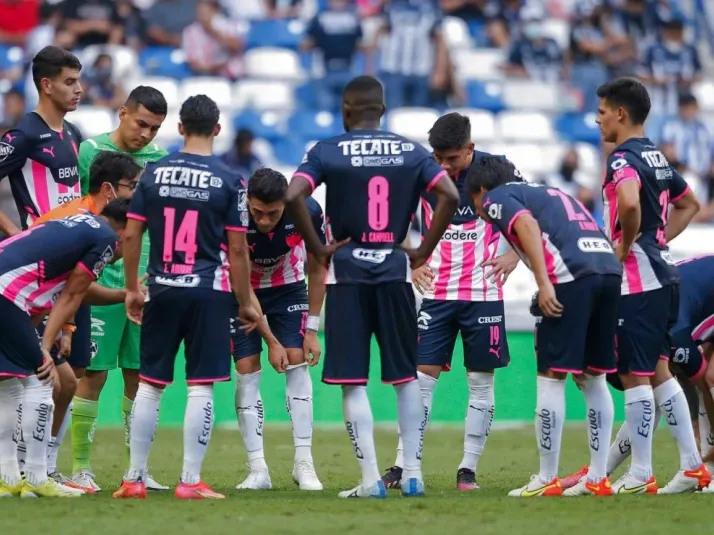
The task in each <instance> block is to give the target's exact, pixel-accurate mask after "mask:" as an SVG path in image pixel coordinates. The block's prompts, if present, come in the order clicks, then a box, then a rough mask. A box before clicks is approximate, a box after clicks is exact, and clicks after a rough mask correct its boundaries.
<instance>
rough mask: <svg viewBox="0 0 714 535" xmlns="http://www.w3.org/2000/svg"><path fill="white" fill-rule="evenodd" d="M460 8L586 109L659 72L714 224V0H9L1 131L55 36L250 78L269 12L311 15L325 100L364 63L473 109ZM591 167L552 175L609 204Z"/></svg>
mask: <svg viewBox="0 0 714 535" xmlns="http://www.w3.org/2000/svg"><path fill="white" fill-rule="evenodd" d="M449 17H456V18H458V19H461V20H463V21H464V22H465V23H466V25H467V27H468V28H469V30H470V34H471V36H472V38H473V43H474V44H475V46H477V47H483V48H494V49H501V50H503V51H505V55H504V57H505V58H506V59H505V61H504V62H503V64H502V65H501V66H500V69H501V70H502V72H503V73H504V74H505V76H506V77H508V78H517V79H524V78H525V79H533V80H539V81H543V82H546V83H553V84H559V85H563V86H565V87H567V88H568V89H569V91H571V92H572V94H574V95H576V96H577V98H576V100H577V103H578V106H579V108H580V110H581V111H583V112H585V113H587V112H594V111H596V108H597V97H596V95H595V89H596V88H597V87H598V86H599V85H600V84H602V83H603V82H605V81H606V80H608V79H609V78H611V77H613V76H621V75H630V76H637V77H640V78H641V79H642V80H643V81H645V82H647V84H648V86H649V87H650V89H651V96H652V104H653V112H652V113H653V114H657V115H660V116H665V117H666V118H667V119H666V120H665V121H663V122H662V128H661V132H659V134H658V141H659V142H660V143H661V144H662V145H663V150H664V151H665V153H666V155H667V157H668V158H669V159H670V160H671V161H673V162H676V163H677V165H678V167H679V168H680V170H681V171H682V173H683V174H685V175H686V176H688V177H689V178H690V179H691V183H693V184H696V188H697V190H698V191H697V194H698V195H699V197H700V199H702V200H703V201H704V205H705V208H704V210H703V211H702V213H701V214H700V216H699V218H700V220H702V221H712V220H714V203H713V202H712V201H713V200H714V160H713V158H712V154H713V150H714V138H713V137H712V133H711V132H710V129H709V127H708V126H707V124H705V121H704V120H703V118H702V117H701V114H700V112H699V107H698V103H697V99H696V98H695V97H694V95H693V92H692V87H693V85H694V84H696V83H697V82H698V81H700V80H701V79H702V78H703V77H704V76H705V74H706V72H707V68H708V65H707V63H708V57H710V56H711V54H712V51H714V32H713V31H712V27H713V25H712V21H714V2H711V1H709V2H708V1H704V0H50V1H45V2H41V1H40V0H0V46H1V45H10V46H17V47H21V48H22V50H23V51H24V61H22V62H19V63H18V64H15V65H11V66H8V65H2V64H0V91H2V93H3V98H2V102H1V103H0V131H1V130H2V128H9V127H10V126H11V125H12V124H13V123H14V122H15V121H17V120H18V118H19V117H20V116H21V115H22V114H23V113H24V112H25V108H26V107H27V106H26V102H28V103H29V102H31V99H30V100H29V101H28V100H26V99H27V97H28V95H26V94H25V89H24V88H27V90H28V94H29V93H30V92H31V91H34V89H33V88H32V87H31V84H24V80H25V79H26V76H27V73H26V65H27V64H28V61H27V60H28V59H29V58H31V57H32V55H33V54H34V52H36V51H37V50H39V49H40V48H42V47H43V46H45V45H47V44H58V45H61V46H63V47H65V48H68V49H82V48H84V47H87V46H89V45H97V44H123V45H127V46H130V47H132V48H134V49H135V50H137V51H140V50H141V49H143V48H144V47H147V46H168V47H174V48H176V49H178V50H182V51H183V54H185V60H186V64H187V65H188V67H189V68H190V70H191V71H192V72H193V73H194V74H196V75H202V76H221V77H227V78H229V79H231V80H239V79H240V78H241V77H242V76H243V68H244V65H243V54H244V51H245V49H246V36H247V32H248V28H249V27H250V22H251V21H254V20H262V19H269V18H273V19H294V20H295V21H296V23H298V24H301V25H302V26H301V27H302V30H301V31H302V35H303V37H302V41H301V43H300V49H301V51H302V52H303V53H304V54H310V55H311V56H312V57H313V58H318V61H313V62H311V67H310V71H311V74H312V76H313V77H314V83H315V88H316V95H317V103H318V106H319V108H321V109H325V110H332V111H336V110H337V108H338V103H339V95H340V92H341V89H342V87H343V86H344V84H345V82H346V81H347V80H348V79H349V78H350V77H351V76H353V75H354V73H355V72H366V73H370V74H375V75H377V76H379V78H380V79H381V80H382V81H383V83H384V84H385V87H386V89H387V93H386V94H387V106H388V108H390V109H394V108H397V107H401V106H414V107H434V108H438V109H445V108H447V107H458V106H463V105H465V104H466V97H465V90H464V85H463V83H462V81H461V80H460V79H459V72H458V69H457V68H456V67H455V61H454V58H452V57H451V50H450V48H449V46H447V42H448V38H449V37H450V36H449V35H448V34H447V32H448V31H449V30H448V27H447V26H446V25H445V24H444V20H445V18H449ZM552 20H558V21H562V22H563V23H564V26H563V27H564V28H565V32H564V33H563V34H562V35H556V34H553V32H549V31H548V27H549V26H548V25H547V24H546V22H548V21H552ZM112 73H113V58H112V55H111V54H99V55H98V56H97V57H96V59H95V60H94V61H93V63H92V64H91V65H86V66H85V68H84V70H83V77H84V89H85V95H84V102H85V103H87V104H93V105H99V106H106V107H109V108H112V109H116V108H118V107H119V106H120V105H121V103H122V102H123V100H124V98H125V96H126V95H125V89H124V88H123V87H122V85H121V84H120V83H118V82H117V81H116V78H115V77H114V76H113V75H112ZM251 141H252V135H251V133H250V132H249V131H246V130H241V131H240V132H238V135H237V139H236V145H235V148H234V149H233V150H232V151H231V153H229V154H227V155H226V158H228V159H233V160H235V162H234V163H235V164H236V165H240V166H242V167H243V168H252V167H254V166H256V165H260V162H259V161H257V159H256V158H255V156H254V155H251V154H250V149H247V150H248V153H246V148H245V147H246V146H249V145H250V142H251ZM241 147H242V148H241ZM238 160H240V161H238ZM578 165H579V164H578V158H577V153H576V152H575V151H570V152H568V153H566V155H565V157H564V158H563V161H562V165H561V170H560V172H559V173H557V174H556V175H554V176H544V177H540V178H541V179H542V180H544V181H547V182H548V183H552V184H553V185H557V186H558V187H561V188H562V189H565V190H567V191H569V192H571V193H575V194H576V195H577V196H579V197H580V198H581V200H582V201H583V202H584V203H586V204H588V205H590V206H591V207H593V209H595V210H596V209H597V206H596V205H597V200H596V199H597V198H598V197H599V194H598V193H597V192H596V191H594V190H593V189H592V187H587V186H584V185H583V182H582V181H579V180H578Z"/></svg>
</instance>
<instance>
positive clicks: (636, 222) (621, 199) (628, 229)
mask: <svg viewBox="0 0 714 535" xmlns="http://www.w3.org/2000/svg"><path fill="white" fill-rule="evenodd" d="M617 218H618V220H619V221H620V227H621V228H622V236H621V237H620V242H619V243H618V244H617V245H616V247H615V252H616V254H617V258H618V259H619V260H620V262H622V261H623V260H624V259H625V258H627V255H628V254H630V250H631V249H632V245H633V244H634V243H635V240H636V239H637V233H638V232H639V229H640V222H641V220H642V207H641V206H640V185H639V183H638V182H637V181H635V180H625V181H623V182H620V183H619V184H618V185H617Z"/></svg>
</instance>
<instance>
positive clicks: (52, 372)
mask: <svg viewBox="0 0 714 535" xmlns="http://www.w3.org/2000/svg"><path fill="white" fill-rule="evenodd" d="M37 378H38V379H39V380H40V381H42V384H43V385H47V384H53V385H54V387H55V388H57V387H59V374H58V373H57V368H56V367H55V361H54V360H53V359H52V355H50V352H49V351H48V350H47V349H43V350H42V365H41V366H40V367H39V368H37Z"/></svg>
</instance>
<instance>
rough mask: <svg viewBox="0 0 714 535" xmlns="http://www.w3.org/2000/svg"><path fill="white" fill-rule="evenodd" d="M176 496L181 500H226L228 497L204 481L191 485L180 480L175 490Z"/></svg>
mask: <svg viewBox="0 0 714 535" xmlns="http://www.w3.org/2000/svg"><path fill="white" fill-rule="evenodd" d="M174 497H175V498H178V499H179V500H225V498H226V497H225V496H224V495H223V494H219V493H218V492H215V491H214V490H213V489H212V488H211V487H209V486H208V485H206V484H205V483H203V482H202V481H199V482H198V483H196V484H195V485H189V484H188V483H184V482H183V481H180V480H179V483H178V485H177V486H176V490H175V491H174Z"/></svg>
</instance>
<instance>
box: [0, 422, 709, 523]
mask: <svg viewBox="0 0 714 535" xmlns="http://www.w3.org/2000/svg"><path fill="white" fill-rule="evenodd" d="M181 436H182V435H181V431H180V430H177V429H162V430H161V431H160V432H159V433H158V437H157V440H156V442H155V443H154V446H153V448H152V452H151V469H152V470H151V471H152V474H153V475H154V476H155V477H156V478H157V479H158V480H160V481H161V482H163V483H166V484H168V483H172V482H175V481H176V478H177V477H178V474H179V472H180V469H181V456H182V448H181V440H182V438H181ZM122 439H123V436H122V432H121V431H120V430H99V431H98V432H97V434H96V438H95V450H94V469H95V471H96V473H97V475H98V482H99V484H100V485H101V486H102V487H103V488H104V491H103V492H101V493H99V494H97V495H94V496H84V497H81V498H77V499H71V500H70V499H65V500H19V499H10V500H2V501H0V525H1V526H2V533H19V532H20V530H22V531H24V532H31V533H48V534H54V533H72V534H89V533H92V534H94V533H98V534H101V535H110V534H115V533H117V534H129V535H133V534H137V535H139V534H141V535H144V534H151V533H163V534H166V533H168V534H172V533H173V534H175V533H181V532H184V533H188V532H189V530H191V531H193V532H194V533H197V534H203V533H206V534H219V533H230V534H235V533H241V534H251V535H252V534H256V535H263V534H273V533H276V534H278V533H279V534H305V535H313V534H315V535H317V534H322V533H329V534H331V535H333V534H335V533H338V534H342V533H377V532H381V533H385V532H388V533H399V534H401V533H413V534H415V535H416V534H431V533H437V534H440V535H451V534H454V535H456V534H458V533H471V534H477V535H486V534H499V535H515V534H528V535H540V534H547V535H560V534H564V533H577V535H587V534H591V533H592V534H598V535H605V534H608V535H609V534H620V533H623V534H624V533H627V534H640V533H647V535H657V534H667V535H672V533H676V532H678V531H679V530H686V531H687V532H688V533H702V534H703V533H709V532H711V517H710V516H709V511H711V508H712V503H713V501H712V500H714V497H712V496H711V495H686V496H626V497H616V498H604V499H596V498H571V499H568V498H534V499H517V498H508V497H507V496H506V493H507V492H508V490H510V489H512V488H515V487H518V486H520V485H522V484H524V483H525V482H526V480H527V478H528V477H529V476H530V474H531V473H532V472H533V471H534V470H536V468H537V452H536V447H535V439H534V434H533V431H532V430H531V429H526V430H518V431H513V430H511V431H505V430H496V431H494V432H493V433H492V434H491V436H490V437H489V441H488V444H487V446H486V452H485V454H484V456H483V458H482V459H481V462H480V465H479V474H478V481H479V483H480V485H481V487H482V489H481V490H479V491H477V492H472V493H460V492H458V491H456V490H455V488H454V483H455V481H454V480H455V473H456V467H457V465H458V463H459V461H460V459H461V451H462V433H461V430H460V429H456V428H450V429H432V430H430V432H428V433H427V437H426V442H425V457H424V474H425V478H426V484H427V497H426V498H423V499H404V498H402V497H401V496H400V495H399V493H397V492H394V491H392V492H390V495H389V498H388V499H387V500H339V499H338V498H337V493H338V491H340V490H344V489H347V488H349V487H351V486H353V485H354V484H355V483H356V482H357V480H358V479H359V470H358V466H357V461H356V460H355V458H354V455H353V453H352V448H351V445H350V443H349V440H348V438H347V434H346V433H345V431H344V430H323V429H317V430H316V432H315V440H314V456H315V461H316V466H317V470H318V475H319V476H320V478H321V480H322V482H323V484H324V485H325V488H326V490H325V491H324V492H320V493H306V492H299V491H298V490H297V489H296V487H295V486H294V484H293V482H292V480H291V478H290V469H291V467H292V455H293V452H292V437H291V433H290V431H289V430H285V429H276V428H272V429H271V428H269V429H266V449H267V451H266V455H267V460H268V463H269V465H270V468H271V477H272V480H273V485H274V488H275V490H273V491H267V492H249V491H243V492H240V493H239V492H238V491H236V490H234V487H235V485H236V484H237V483H238V482H239V481H240V480H242V478H243V477H244V476H245V475H246V466H245V461H246V457H245V453H244V451H243V446H242V444H241V440H240V435H239V434H238V432H237V431H228V430H218V431H216V432H215V434H214V436H213V440H212V442H211V445H210V449H209V452H208V457H207V461H206V463H205V466H204V472H203V476H204V480H205V481H206V482H207V483H209V484H211V485H212V486H213V488H214V489H215V490H218V491H222V492H225V493H227V494H228V499H226V500H225V501H203V502H184V501H178V500H175V499H174V498H173V497H172V495H171V493H170V492H166V493H152V494H150V495H149V497H148V498H147V499H146V500H145V501H138V500H127V501H121V500H112V499H111V493H112V492H113V491H114V490H115V489H116V487H117V485H118V483H119V481H120V478H121V473H122V471H123V470H124V468H125V454H124V449H123V446H122ZM655 442H656V444H655V462H656V471H657V476H658V478H659V481H660V482H661V484H664V483H666V482H667V481H668V479H669V478H670V477H671V476H672V475H673V473H674V472H675V471H676V469H677V460H678V455H677V452H676V448H675V446H674V444H673V442H672V439H671V437H669V436H668V434H667V433H666V432H660V433H658V437H657V439H656V441H655ZM67 446H68V444H65V448H63V451H62V455H61V457H60V469H61V470H64V471H65V473H66V472H68V471H69V455H68V453H69V452H68V448H67ZM394 446H395V436H394V432H390V431H384V430H380V431H378V432H377V447H378V451H379V457H380V467H382V468H386V467H388V466H390V465H391V463H392V462H393V460H394ZM563 446H564V450H563V452H562V456H561V472H562V473H563V474H565V473H570V472H572V471H575V470H577V469H578V468H580V466H582V465H583V464H584V462H585V461H586V456H587V446H586V442H585V431H584V429H578V428H576V429H573V428H569V429H567V430H566V432H565V436H564V439H563ZM566 530H568V531H566Z"/></svg>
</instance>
